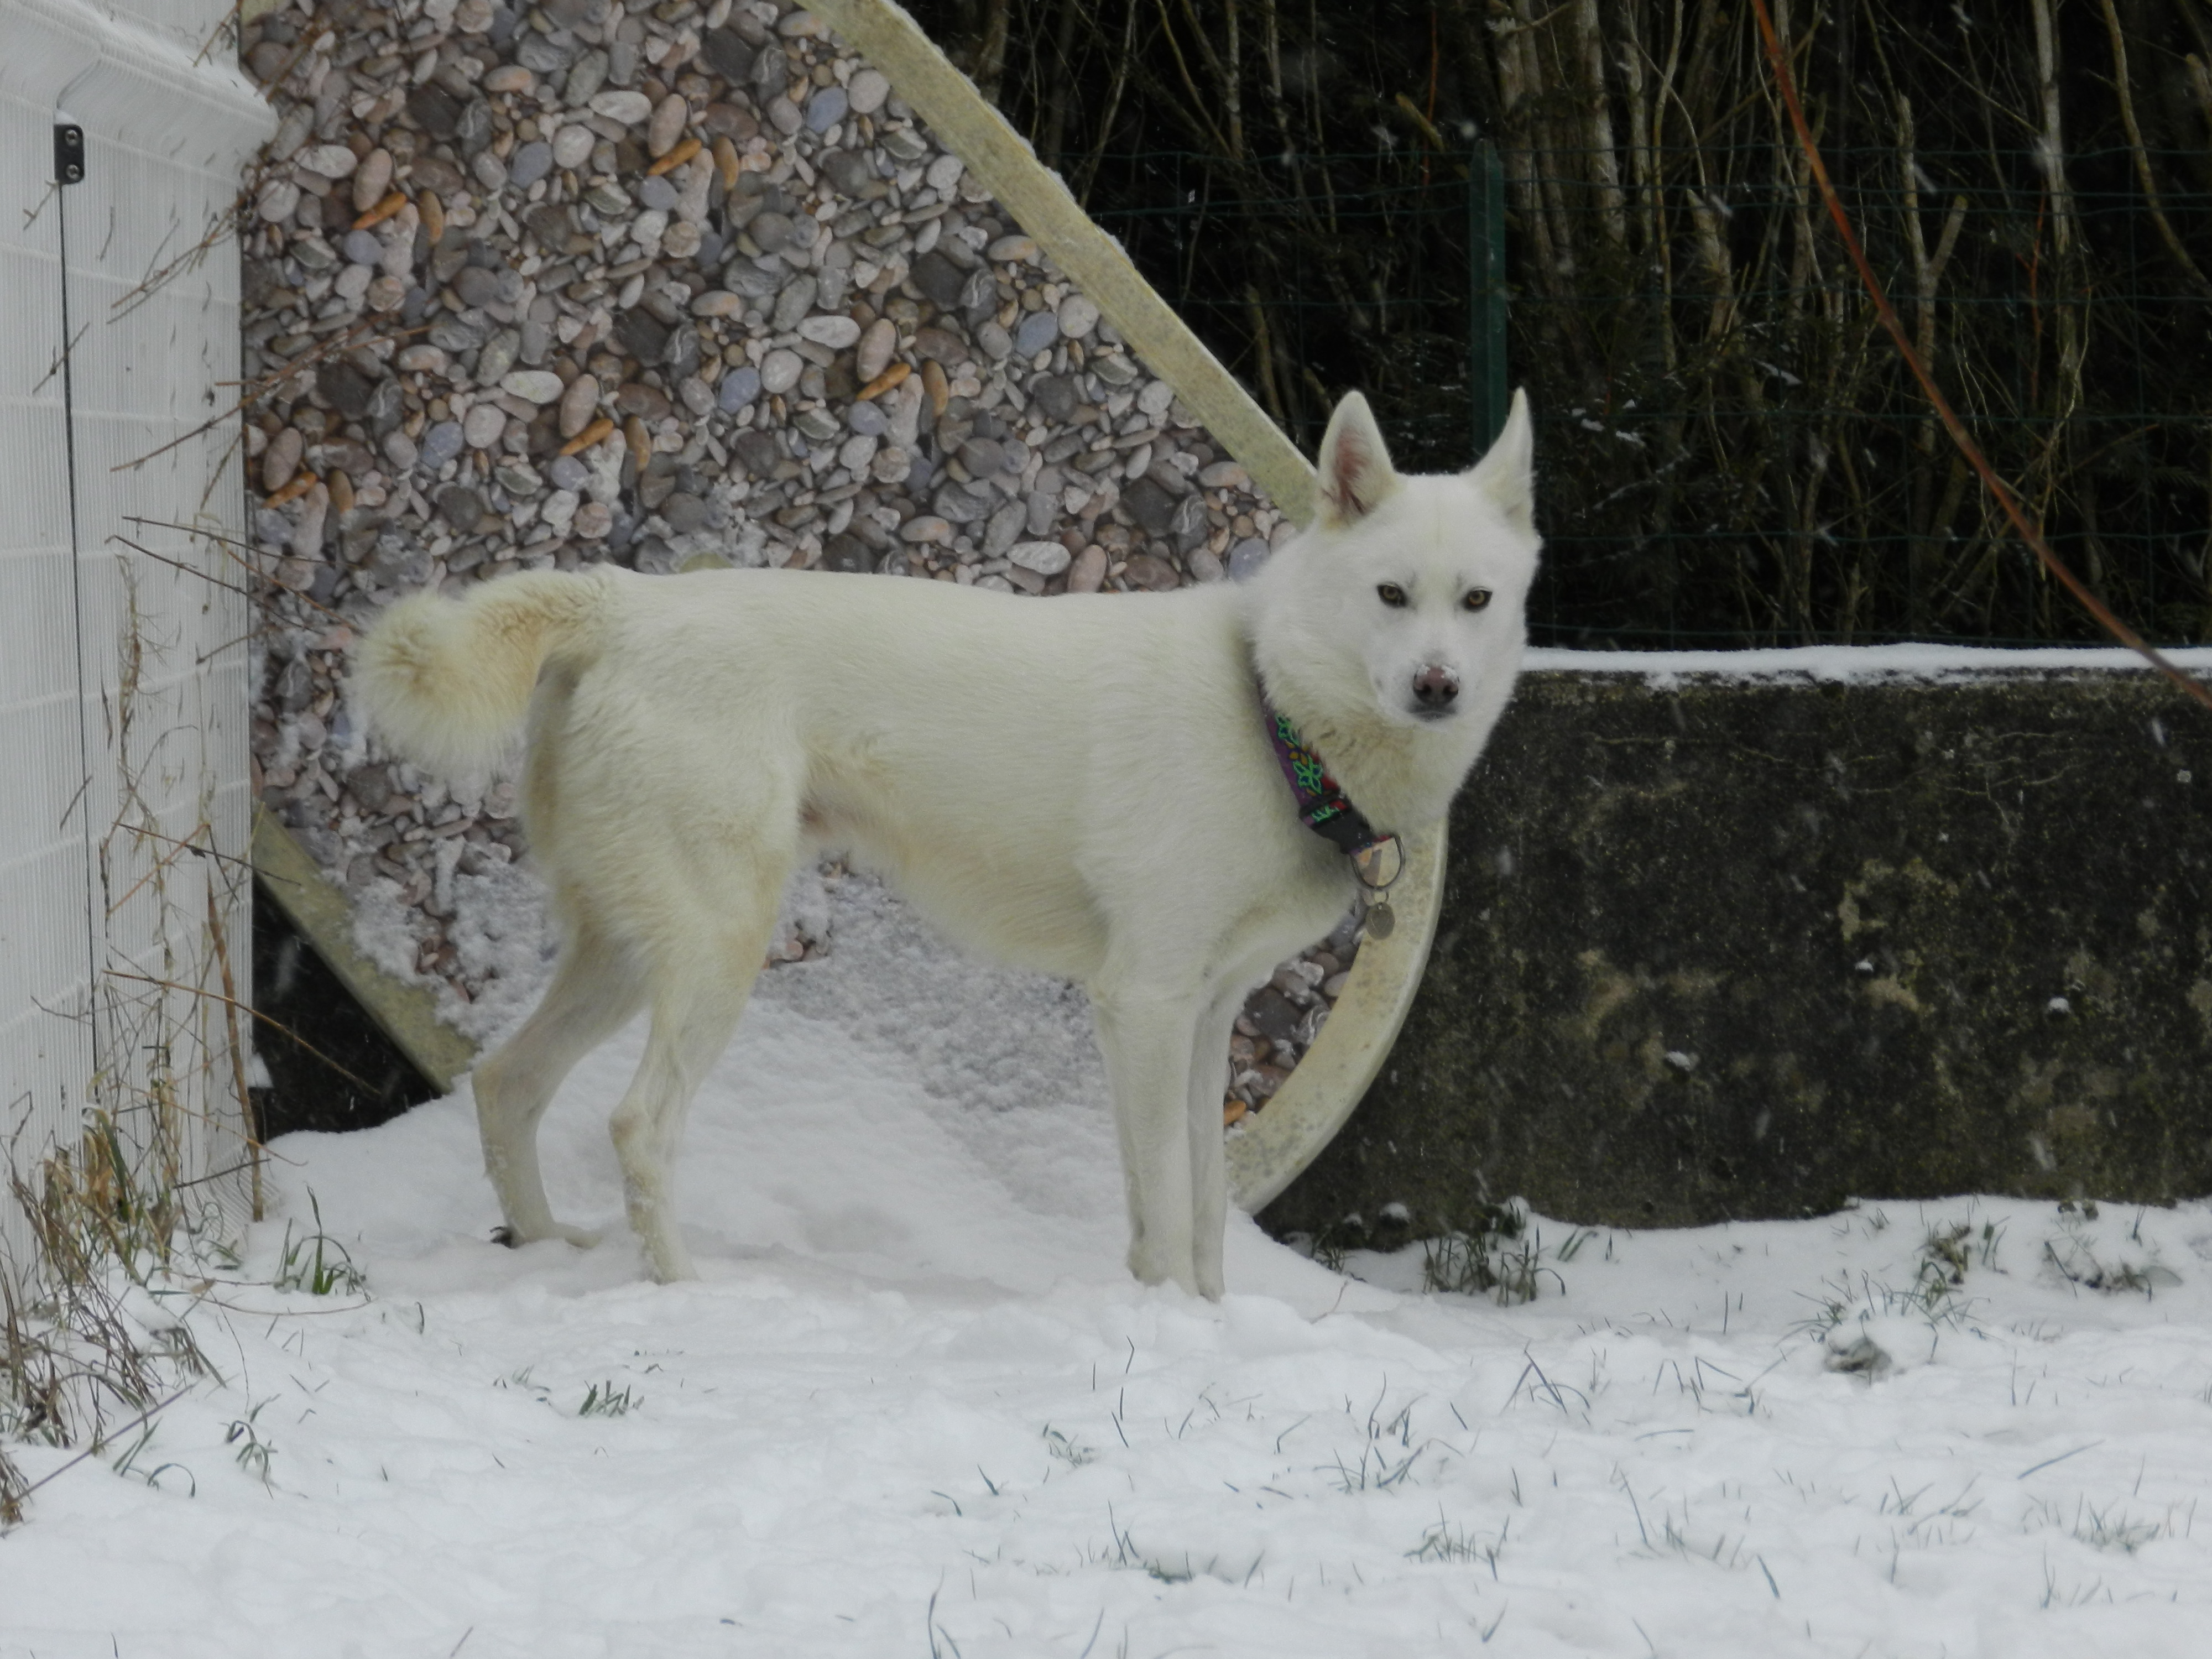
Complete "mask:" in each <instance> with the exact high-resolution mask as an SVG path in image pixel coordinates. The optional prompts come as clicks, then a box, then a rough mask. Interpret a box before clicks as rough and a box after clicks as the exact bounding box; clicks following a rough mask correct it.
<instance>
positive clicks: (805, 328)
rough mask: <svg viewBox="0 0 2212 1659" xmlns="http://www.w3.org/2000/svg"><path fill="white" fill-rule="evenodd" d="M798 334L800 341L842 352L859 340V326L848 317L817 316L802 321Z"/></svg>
mask: <svg viewBox="0 0 2212 1659" xmlns="http://www.w3.org/2000/svg"><path fill="white" fill-rule="evenodd" d="M799 337H801V338H802V339H808V340H811V341H813V342H814V343H815V344H817V345H825V346H828V347H829V349H831V350H832V351H842V350H843V349H845V348H846V347H847V346H848V345H852V344H854V343H855V342H857V341H858V340H859V339H860V324H858V323H856V322H854V320H853V319H851V318H850V317H839V316H835V315H818V316H813V317H808V318H805V319H801V320H800V322H799Z"/></svg>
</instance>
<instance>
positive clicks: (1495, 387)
mask: <svg viewBox="0 0 2212 1659" xmlns="http://www.w3.org/2000/svg"><path fill="white" fill-rule="evenodd" d="M1467 172H1468V277H1469V282H1468V288H1469V289H1470V292H1469V294H1468V306H1469V311H1468V330H1467V359H1468V400H1469V404H1470V407H1469V410H1468V414H1469V416H1470V423H1471V424H1472V426H1473V427H1474V448H1475V453H1477V454H1480V453H1481V452H1483V451H1484V450H1486V449H1488V448H1489V447H1490V446H1491V444H1492V442H1494V441H1496V439H1497V437H1498V433H1499V432H1501V431H1503V430H1504V426H1505V392H1506V387H1505V164H1504V161H1502V160H1500V159H1499V157H1498V146H1497V145H1495V144H1493V143H1490V142H1489V141H1488V140H1487V139H1486V140H1484V141H1483V142H1482V143H1480V144H1477V145H1476V146H1475V148H1474V155H1472V156H1471V157H1469V158H1468V170H1467Z"/></svg>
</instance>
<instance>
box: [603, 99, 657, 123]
mask: <svg viewBox="0 0 2212 1659" xmlns="http://www.w3.org/2000/svg"><path fill="white" fill-rule="evenodd" d="M652 113H653V100H652V99H650V98H648V97H647V96H646V95H645V94H643V93H641V92H600V93H594V94H592V114H594V115H604V116H605V117H606V118H607V119H609V120H610V121H619V122H620V123H621V124H622V125H624V126H626V127H634V126H635V125H637V124H638V123H639V122H640V121H642V120H644V119H645V118H647V116H649V115H651V114H652Z"/></svg>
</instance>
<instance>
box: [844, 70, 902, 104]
mask: <svg viewBox="0 0 2212 1659" xmlns="http://www.w3.org/2000/svg"><path fill="white" fill-rule="evenodd" d="M890 90H891V83H890V80H889V79H888V78H887V77H886V76H884V74H883V72H882V71H881V70H872V69H864V70H860V71H858V72H857V73H856V74H855V75H854V76H853V82H852V85H851V86H849V87H848V88H846V93H845V96H846V98H847V99H848V101H849V102H850V104H851V106H852V110H853V113H854V114H855V115H873V114H874V113H875V112H877V111H878V110H879V109H881V108H882V107H883V106H884V99H886V98H888V97H890Z"/></svg>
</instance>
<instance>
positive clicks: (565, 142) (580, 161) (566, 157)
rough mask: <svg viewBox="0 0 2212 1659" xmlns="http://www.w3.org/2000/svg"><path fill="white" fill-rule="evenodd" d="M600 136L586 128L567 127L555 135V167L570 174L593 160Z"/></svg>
mask: <svg viewBox="0 0 2212 1659" xmlns="http://www.w3.org/2000/svg"><path fill="white" fill-rule="evenodd" d="M596 143H599V134H598V133H596V132H594V131H592V130H591V128H589V127H586V126H566V127H562V129H561V131H558V132H556V133H555V134H554V135H553V165H554V166H555V167H562V168H566V169H567V170H568V171H570V172H574V170H575V169H577V168H579V167H582V166H583V165H584V163H585V162H586V161H590V160H591V159H592V145H594V144H596Z"/></svg>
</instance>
